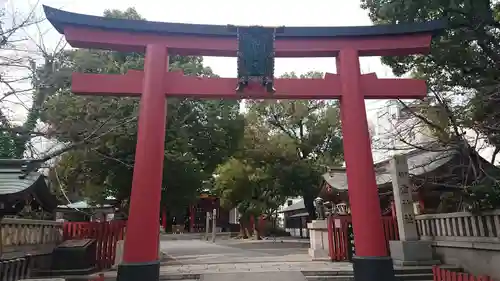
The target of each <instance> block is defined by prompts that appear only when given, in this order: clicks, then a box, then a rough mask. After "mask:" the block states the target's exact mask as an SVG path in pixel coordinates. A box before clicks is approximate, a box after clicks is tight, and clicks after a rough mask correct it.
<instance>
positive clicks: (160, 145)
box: [117, 45, 168, 281]
mask: <svg viewBox="0 0 500 281" xmlns="http://www.w3.org/2000/svg"><path fill="white" fill-rule="evenodd" d="M167 66H168V54H167V49H166V47H165V46H163V45H148V46H147V48H146V58H145V62H144V72H145V74H144V80H143V92H142V96H141V101H140V108H139V121H138V122H139V125H138V133H137V146H136V151H135V164H134V176H133V180H132V193H131V196H130V199H131V200H130V209H129V217H128V222H127V234H126V237H125V246H124V255H123V264H122V265H121V266H120V267H119V269H118V279H117V280H119V281H125V280H126V281H128V280H130V281H132V280H144V281H153V280H155V281H156V280H158V278H159V261H158V240H159V236H158V232H159V229H160V222H159V220H158V214H159V213H160V199H161V185H162V176H163V157H164V151H165V149H164V148H165V125H166V99H165V93H164V87H163V83H164V78H165V70H166V69H167Z"/></svg>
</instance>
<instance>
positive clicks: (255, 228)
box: [253, 216, 262, 240]
mask: <svg viewBox="0 0 500 281" xmlns="http://www.w3.org/2000/svg"><path fill="white" fill-rule="evenodd" d="M253 221H254V223H253V235H254V238H255V240H261V239H262V238H261V237H260V229H259V227H260V223H259V219H258V218H257V217H255V216H254V220H253Z"/></svg>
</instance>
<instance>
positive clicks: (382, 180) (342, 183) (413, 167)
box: [323, 150, 455, 190]
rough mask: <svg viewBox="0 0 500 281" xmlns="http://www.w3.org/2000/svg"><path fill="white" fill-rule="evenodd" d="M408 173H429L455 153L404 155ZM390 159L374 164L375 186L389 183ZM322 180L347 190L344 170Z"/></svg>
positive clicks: (417, 151) (339, 188)
mask: <svg viewBox="0 0 500 281" xmlns="http://www.w3.org/2000/svg"><path fill="white" fill-rule="evenodd" d="M406 155H407V157H408V158H407V159H408V168H409V172H410V173H411V174H413V175H422V174H425V173H428V172H431V171H433V170H435V169H437V168H439V167H441V166H442V165H444V164H446V163H447V162H449V161H450V160H451V159H452V158H453V156H454V155H455V152H454V151H452V150H446V151H438V150H436V151H427V150H415V151H411V152H410V153H408V154H406ZM390 165H391V164H390V159H389V160H385V161H382V162H379V163H376V164H375V168H374V169H375V172H376V180H377V185H383V184H386V183H390V182H391V175H390ZM323 179H324V180H325V181H326V182H327V183H328V184H329V185H330V186H331V187H333V188H335V189H337V190H347V175H346V172H345V169H336V170H332V171H330V172H328V173H325V174H323Z"/></svg>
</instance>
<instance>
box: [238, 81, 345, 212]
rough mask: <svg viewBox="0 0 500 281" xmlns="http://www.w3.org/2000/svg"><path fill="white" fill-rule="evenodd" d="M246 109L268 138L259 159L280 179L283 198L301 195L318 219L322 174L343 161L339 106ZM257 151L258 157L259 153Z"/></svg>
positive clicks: (278, 103)
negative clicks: (284, 196)
mask: <svg viewBox="0 0 500 281" xmlns="http://www.w3.org/2000/svg"><path fill="white" fill-rule="evenodd" d="M322 76H323V74H322V73H318V72H308V73H306V74H303V75H300V76H297V75H296V74H295V73H287V74H285V75H283V77H286V78H299V77H300V78H302V79H307V78H318V77H322ZM248 109H249V113H248V115H249V116H248V117H247V118H250V120H252V122H254V123H255V126H256V127H261V129H260V130H264V132H265V134H266V135H267V137H266V138H267V140H266V142H267V143H268V150H269V151H268V152H267V153H264V154H261V156H259V157H263V160H262V161H265V162H267V163H272V168H270V169H269V171H270V173H271V175H272V177H273V178H275V179H278V180H279V183H280V184H279V186H280V187H281V188H282V189H283V194H285V195H287V196H302V197H303V198H304V203H305V206H306V208H307V210H308V212H309V216H310V218H311V219H312V218H314V216H315V211H314V205H313V200H314V198H316V197H317V196H318V193H319V188H320V186H319V184H320V178H321V175H322V174H323V173H324V172H325V171H326V170H327V169H326V168H327V167H331V166H340V165H341V164H342V162H343V149H342V137H341V127H340V120H339V107H338V106H337V103H335V102H331V101H324V100H294V101H290V100H266V101H251V102H248ZM260 147H261V148H262V147H265V146H263V145H262V146H260ZM254 151H255V152H259V149H258V148H256V149H255V150H254ZM261 152H262V151H261ZM254 155H255V153H254ZM266 157H267V159H266Z"/></svg>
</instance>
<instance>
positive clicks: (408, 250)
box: [389, 155, 439, 265]
mask: <svg viewBox="0 0 500 281" xmlns="http://www.w3.org/2000/svg"><path fill="white" fill-rule="evenodd" d="M391 178H392V188H393V195H394V207H395V208H396V218H397V222H398V231H399V238H400V241H390V242H389V247H390V251H391V257H392V259H393V262H394V264H396V265H433V264H438V263H439V262H438V261H436V260H433V259H432V244H431V243H430V242H428V241H420V240H419V236H418V232H417V224H416V221H415V212H414V208H413V198H412V188H411V186H412V184H411V183H410V176H409V171H408V160H407V159H406V156H405V155H397V156H394V158H393V159H392V160H391Z"/></svg>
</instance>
